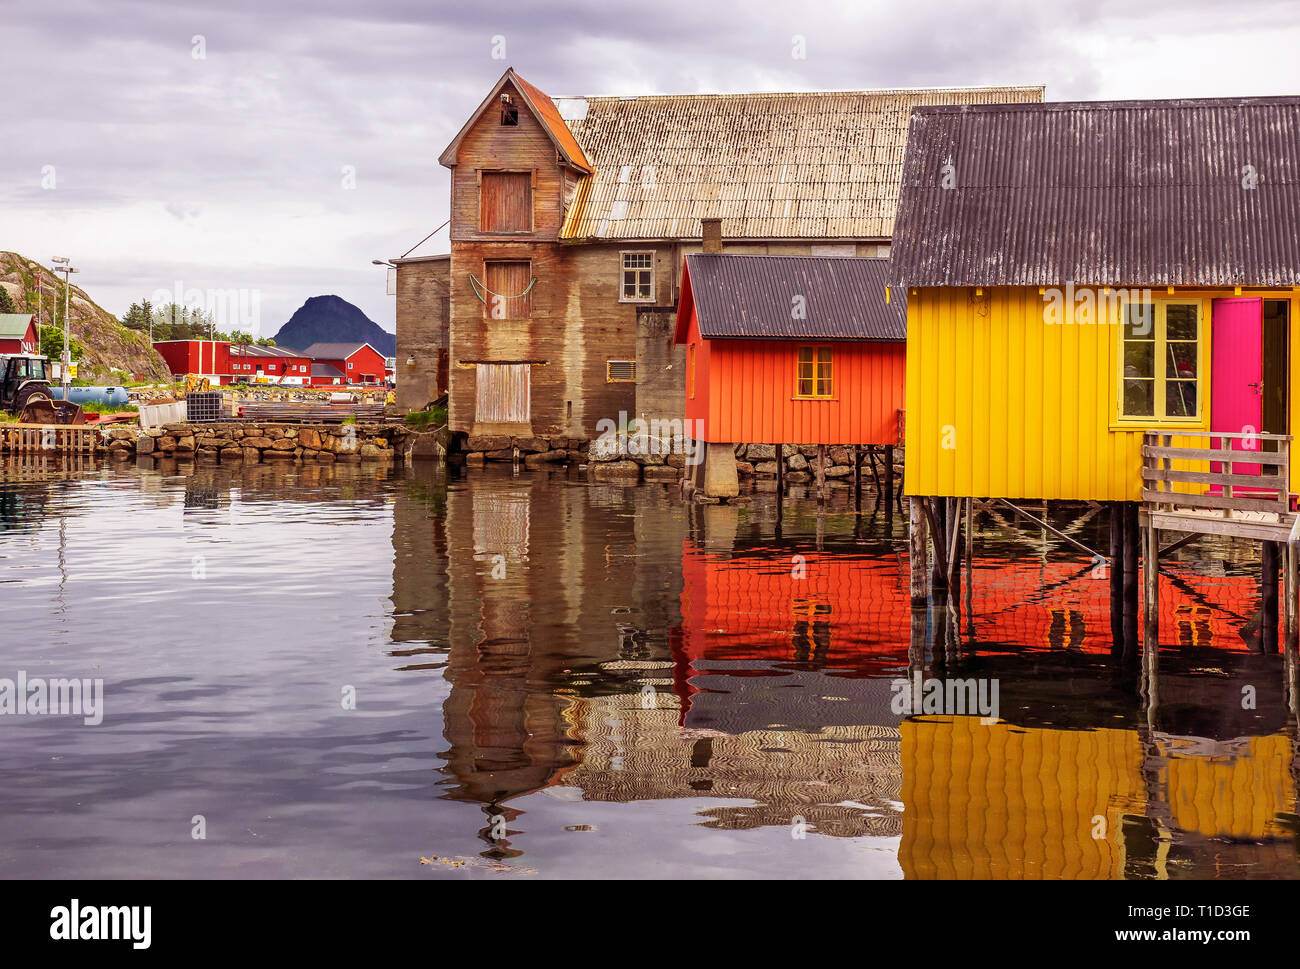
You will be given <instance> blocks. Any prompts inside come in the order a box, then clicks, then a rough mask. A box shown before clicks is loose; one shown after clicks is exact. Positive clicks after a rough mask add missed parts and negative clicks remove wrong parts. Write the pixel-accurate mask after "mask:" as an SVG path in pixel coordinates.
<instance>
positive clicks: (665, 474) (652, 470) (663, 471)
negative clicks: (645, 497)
mask: <svg viewBox="0 0 1300 969" xmlns="http://www.w3.org/2000/svg"><path fill="white" fill-rule="evenodd" d="M641 474H642V476H643V477H644V478H645V480H646V481H676V480H677V479H678V478H680V477H681V474H682V473H681V472H680V471H678V470H677V469H676V468H670V467H669V466H668V465H666V464H648V465H646V466H645V467H644V468H642V469H641Z"/></svg>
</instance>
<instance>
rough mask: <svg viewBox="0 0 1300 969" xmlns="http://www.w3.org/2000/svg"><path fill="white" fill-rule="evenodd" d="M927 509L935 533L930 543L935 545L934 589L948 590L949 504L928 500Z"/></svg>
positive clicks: (934, 499)
mask: <svg viewBox="0 0 1300 969" xmlns="http://www.w3.org/2000/svg"><path fill="white" fill-rule="evenodd" d="M926 509H927V510H928V511H929V512H930V528H931V531H932V532H933V533H934V534H932V535H931V536H930V541H931V542H933V543H934V569H933V573H932V574H931V576H930V587H931V588H932V589H945V590H946V589H947V588H948V520H947V519H948V502H947V500H946V499H944V498H937V497H936V498H928V499H926Z"/></svg>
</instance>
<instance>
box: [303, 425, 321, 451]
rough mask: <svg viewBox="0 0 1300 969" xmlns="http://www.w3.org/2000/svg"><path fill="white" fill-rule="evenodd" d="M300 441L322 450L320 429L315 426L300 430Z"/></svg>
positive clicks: (305, 445) (314, 448) (307, 445)
mask: <svg viewBox="0 0 1300 969" xmlns="http://www.w3.org/2000/svg"><path fill="white" fill-rule="evenodd" d="M298 442H299V443H300V444H302V446H303V447H305V448H310V449H311V450H313V451H319V450H320V431H318V430H316V428H314V427H304V428H303V429H302V430H301V431H299V432H298Z"/></svg>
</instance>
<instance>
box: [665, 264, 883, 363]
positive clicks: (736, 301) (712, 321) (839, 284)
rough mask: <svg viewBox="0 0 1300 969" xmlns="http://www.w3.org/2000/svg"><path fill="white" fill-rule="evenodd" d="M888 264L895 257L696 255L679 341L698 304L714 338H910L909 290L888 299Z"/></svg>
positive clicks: (703, 325) (705, 330) (703, 331)
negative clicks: (906, 292)
mask: <svg viewBox="0 0 1300 969" xmlns="http://www.w3.org/2000/svg"><path fill="white" fill-rule="evenodd" d="M888 267H889V260H887V259H860V258H845V257H835V256H743V255H731V254H728V253H692V254H690V255H688V256H687V257H686V273H685V278H684V279H683V280H682V296H681V301H680V304H679V306H678V311H677V342H678V343H682V342H684V341H685V339H686V327H687V326H688V325H689V322H690V318H691V309H692V307H694V309H695V312H696V316H697V318H698V319H699V325H700V335H701V336H703V338H704V339H706V340H714V339H732V340H879V341H901V340H906V339H907V304H906V303H905V302H904V301H903V299H902V295H903V294H902V292H900V291H898V290H895V291H894V292H893V293H892V299H891V301H890V302H888V303H886V302H885V286H886V285H887V283H888V281H889V280H888V275H889V273H888ZM800 311H801V312H802V315H800Z"/></svg>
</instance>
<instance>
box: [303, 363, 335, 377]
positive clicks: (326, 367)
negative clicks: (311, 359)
mask: <svg viewBox="0 0 1300 969" xmlns="http://www.w3.org/2000/svg"><path fill="white" fill-rule="evenodd" d="M311 375H312V376H313V377H342V376H343V371H342V370H340V369H339V368H338V367H335V366H334V365H332V364H328V363H313V364H312V365H311Z"/></svg>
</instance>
